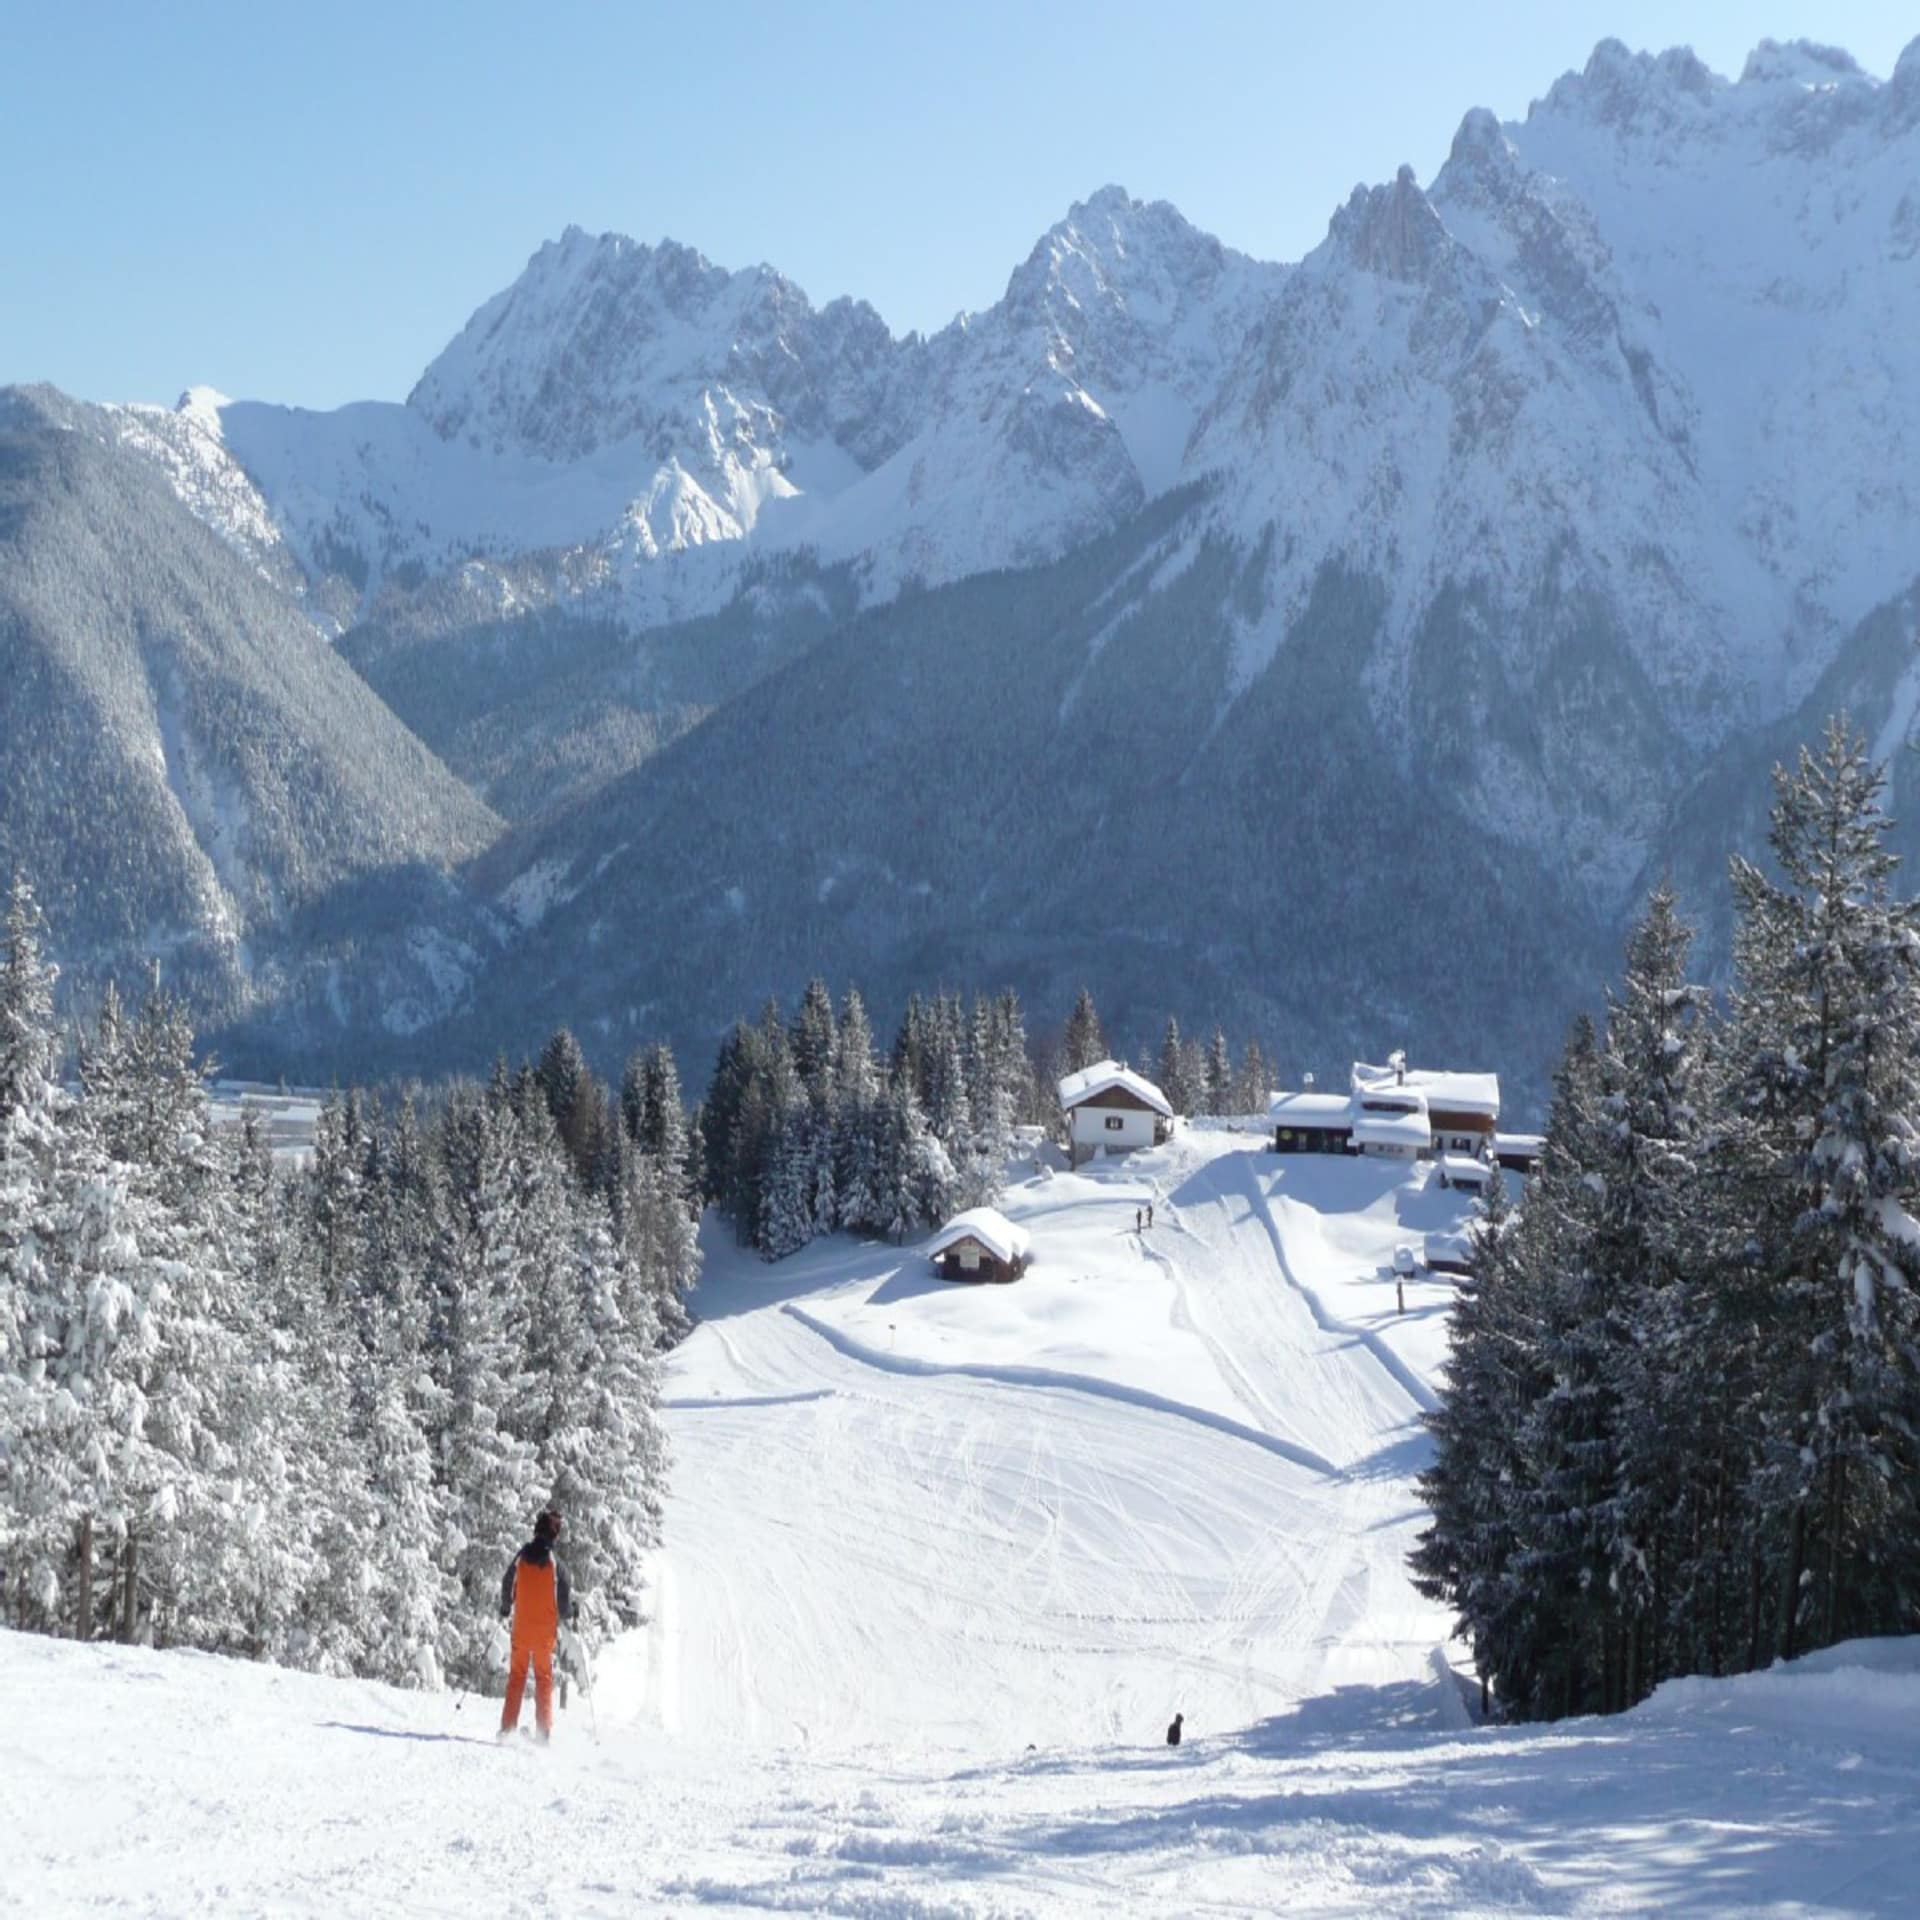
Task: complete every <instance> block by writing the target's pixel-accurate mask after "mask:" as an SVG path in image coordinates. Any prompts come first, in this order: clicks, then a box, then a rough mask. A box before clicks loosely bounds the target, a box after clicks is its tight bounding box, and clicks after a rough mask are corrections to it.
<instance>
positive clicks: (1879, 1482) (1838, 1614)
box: [1728, 717, 1920, 1657]
mask: <svg viewBox="0 0 1920 1920" xmlns="http://www.w3.org/2000/svg"><path fill="white" fill-rule="evenodd" d="M1883 787H1884V776H1883V775H1882V773H1881V772H1880V770H1879V769H1878V768H1877V767H1876V766H1875V765H1874V764H1873V762H1872V759H1871V757H1870V755H1869V752H1868V749H1867V745H1866V742H1865V741H1864V740H1863V739H1862V738H1861V737H1860V736H1859V735H1857V734H1855V733H1854V732H1853V731H1852V729H1851V728H1850V727H1849V726H1848V724H1847V722H1846V721H1845V719H1844V717H1842V718H1837V719H1835V720H1834V721H1833V722H1832V723H1830V725H1829V727H1828V729H1827V734H1826V737H1825V740H1824V741H1823V742H1822V744H1821V747H1820V749H1819V751H1818V752H1809V751H1807V750H1804V749H1803V750H1802V752H1801V754H1800V757H1799V762H1798V765H1797V766H1796V767H1795V768H1794V769H1793V770H1792V771H1788V770H1785V769H1781V770H1779V771H1777V772H1776V775H1775V802H1774V809H1773V824H1772V832H1771V835H1770V842H1771V846H1772V850H1773V855H1774V860H1775V862H1776V863H1777V867H1778V871H1779V878H1778V880H1775V879H1773V878H1771V877H1769V876H1768V875H1767V874H1765V873H1763V872H1762V871H1761V870H1760V869H1759V868H1758V867H1755V866H1753V865H1751V864H1750V863H1748V862H1746V861H1744V860H1738V859H1736V861H1735V862H1734V867H1733V885H1734V893H1735V898H1736V902H1737V904H1738V908H1739V914H1740V925H1739V931H1738V937H1737V945H1736V955H1735V959H1736V969H1737V987H1736V991H1735V995H1734V1007H1733V1016H1732V1022H1731V1030H1730V1033H1729V1039H1728V1054H1729V1093H1730V1096H1731V1099H1732V1102H1733V1104H1734V1106H1735V1108H1736V1111H1737V1113H1738V1115H1739V1117H1740V1119H1741V1120H1742V1121H1743V1123H1744V1124H1743V1126H1742V1128H1741V1130H1740V1133H1739V1135H1738V1139H1739V1143H1740V1145H1741V1146H1742V1148H1743V1149H1744V1166H1743V1168H1742V1172H1743V1174H1744V1176H1745V1177H1744V1180H1743V1186H1744V1190H1745V1193H1746V1195H1747V1197H1748V1199H1749V1201H1750V1203H1751V1205H1752V1207H1753V1209H1754V1215H1753V1217H1754V1224H1755V1226H1756V1228H1757V1229H1758V1238H1759V1239H1760V1240H1761V1243H1762V1245H1763V1247H1764V1249H1765V1254H1764V1259H1765V1262H1766V1269H1767V1270H1766V1274H1765V1293H1766V1296H1767V1303H1766V1306H1767V1323H1766V1335H1767V1347H1768V1352H1767V1364H1766V1368H1765V1372H1764V1374H1763V1376H1762V1378H1761V1380H1760V1382H1759V1389H1760V1399H1759V1404H1758V1407H1757V1409H1756V1410H1757V1412H1758V1414H1759V1418H1760V1422H1761V1435H1760V1440H1761V1461H1760V1465H1759V1468H1758V1471H1757V1475H1756V1479H1755V1484H1754V1487H1753V1489H1752V1494H1753V1498H1754V1500H1755V1501H1756V1503H1757V1506H1758V1509H1759V1512H1758V1513H1757V1515H1756V1520H1757V1522H1758V1524H1759V1528H1760V1533H1761V1538H1762V1541H1763V1543H1764V1545H1765V1549H1766V1551H1767V1557H1768V1558H1769V1560H1770V1561H1771V1563H1772V1565H1773V1568H1774V1570H1775V1574H1776V1579H1775V1582H1774V1590H1775V1592H1776V1593H1777V1594H1778V1596H1779V1598H1778V1601H1777V1603H1776V1611H1775V1622H1776V1625H1775V1650H1777V1651H1778V1652H1779V1653H1780V1654H1781V1655H1783V1656H1787V1657H1791V1656H1792V1655H1793V1654H1795V1653H1797V1652H1801V1651H1804V1650H1805V1649H1807V1648H1808V1647H1812V1646H1819V1645H1825V1644H1829V1643H1831V1642H1832V1641H1834V1640H1836V1639H1839V1638H1842V1637H1845V1636H1847V1635H1849V1634H1866V1633H1885V1632H1901V1631H1911V1630H1912V1628H1913V1626H1914V1623H1915V1620H1916V1618H1920V1614H1917V1613H1916V1607H1917V1606H1920V1448H1917V1447H1916V1441H1915V1435H1916V1433H1920V1390H1917V1384H1916V1383H1917V1381H1920V1305H1917V1303H1920V1226H1916V1222H1915V1217H1914V1216H1915V1211H1916V1207H1917V1206H1920V1191H1917V1188H1920V1182H1917V1180H1916V1161H1917V1159H1920V916H1917V915H1916V910H1915V907H1914V904H1913V903H1912V902H1910V901H1904V900H1898V899H1896V898H1895V897H1894V894H1893V875H1894V872H1895V868H1896V866H1897V860H1896V857H1895V856H1894V854H1893V853H1892V852H1891V850H1890V849H1889V847H1888V845H1887V839H1888V832H1889V828H1890V824H1891V823H1890V821H1889V820H1888V818H1887V815H1886V813H1885V811H1884V810H1883V807H1882V805H1881V796H1882V791H1883Z"/></svg>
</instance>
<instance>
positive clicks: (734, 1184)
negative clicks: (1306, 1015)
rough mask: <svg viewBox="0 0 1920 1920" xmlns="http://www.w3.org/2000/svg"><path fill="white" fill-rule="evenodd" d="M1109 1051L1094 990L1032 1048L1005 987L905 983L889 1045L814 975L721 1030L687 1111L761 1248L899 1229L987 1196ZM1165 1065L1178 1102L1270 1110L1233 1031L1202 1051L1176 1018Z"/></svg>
mask: <svg viewBox="0 0 1920 1920" xmlns="http://www.w3.org/2000/svg"><path fill="white" fill-rule="evenodd" d="M1110 1051H1111V1050H1110V1048H1109V1047H1108V1044H1107V1039H1106V1035H1105V1033H1104V1032H1103V1031H1102V1028H1101V1024H1100V1015H1099V1011H1098V1009H1097V1008H1096V1007H1095V1006H1094V1002H1093V995H1092V994H1091V993H1090V992H1089V991H1088V990H1087V989H1086V988H1085V987H1082V988H1081V989H1080V992H1079V995H1078V997H1077V998H1076V1000H1075V1002H1074V1005H1073V1009H1072V1011H1071V1012H1070V1013H1069V1015H1068V1016H1067V1020H1066V1024H1065V1026H1064V1028H1063V1029H1062V1030H1061V1032H1060V1036H1059V1039H1058V1041H1057V1043H1055V1044H1052V1045H1040V1046H1035V1045H1034V1044H1033V1043H1031V1042H1030V1041H1029V1039H1028V1035H1027V1028H1026V1017H1025V1014H1024V1012H1023V1011H1022V1008H1021V1005H1020V999H1019V996H1018V995H1017V994H1015V993H1014V992H1013V991H1012V989H1011V988H1009V989H1007V990H1006V991H1004V992H1002V993H1000V994H999V995H998V996H995V997H991V998H990V997H987V996H985V995H980V996H976V997H975V998H974V1000H973V1001H972V1002H971V1004H969V1003H967V1002H965V1001H963V1000H962V999H961V998H960V996H959V995H957V994H949V993H936V994H933V995H930V996H927V997H924V998H923V997H922V996H920V995H918V994H915V995H913V996H912V997H911V998H910V999H909V1000H908V1002H907V1008H906V1012H905V1014H904V1016H903V1017H902V1019H901V1022H900V1026H899V1030H898V1031H897V1033H896V1034H895V1036H894V1040H893V1045H892V1048H891V1050H890V1051H889V1052H888V1053H887V1054H886V1055H885V1056H884V1057H883V1056H882V1055H881V1054H880V1053H879V1052H878V1051H877V1048H876V1044H875V1038H874V1032H873V1024H872V1021H871V1020H870V1018H869V1017H868V1014H867V1008H866V1002H865V1001H864V1000H863V999H862V997H861V995H860V992H859V990H858V989H857V988H850V989H849V990H848V991H847V993H846V995H845V997H844V998H843V999H842V1000H841V1002H840V1004H839V1006H838V1007H837V1008H836V1007H835V1005H834V1001H833V996H832V994H831V992H830V991H829V990H828V988H827V985H826V983H825V982H824V981H822V980H818V979H816V980H814V981H812V982H811V983H810V984H809V985H808V987H807V989H806V992H805V994H804V995H803V997H802V999H801V1003H800V1007H799V1010H798V1012H797V1013H796V1014H795V1015H794V1017H793V1020H792V1021H791V1023H789V1022H788V1021H787V1020H786V1019H785V1017H784V1016H783V1014H782V1013H781V1010H780V1008H779V1006H778V1004H777V1003H773V1002H770V1003H769V1004H768V1005H767V1007H766V1008H765V1010H764V1011H763V1012H762V1014H761V1017H760V1019H759V1021H758V1022H757V1023H756V1024H749V1023H748V1022H746V1021H740V1022H738V1023H736V1024H735V1026H734V1028H733V1030H732V1031H731V1032H730V1033H729V1034H728V1036H727V1038H726V1039H725V1041H724V1042H722V1044H721V1048H720V1056H719V1059H718V1060H717V1062H716V1063H715V1066H714V1073H713V1080H712V1083H711V1084H710V1086H709V1087H708V1089H707V1095H706V1098H705V1100H704V1101H703V1102H702V1103H701V1105H700V1107H699V1109H698V1111H697V1112H696V1114H695V1117H694V1146H695V1155H694V1157H695V1161H696V1163H697V1165H698V1167H699V1169H700V1172H699V1176H698V1181H697V1184H698V1185H699V1187H700V1190H701V1192H702V1193H703V1194H704V1197H705V1198H706V1199H707V1200H708V1201H709V1202H710V1203H711V1204H713V1205H714V1206H716V1207H718V1208H719V1209H720V1210H721V1212H723V1213H724V1214H725V1215H726V1216H727V1218H728V1219H729V1220H730V1221H731V1222H732V1223H733V1227H734V1231H735V1233H736V1234H737V1236H738V1237H739V1239H740V1241H741V1243H742V1244H743V1245H746V1246H751V1247H754V1248H756V1249H758V1250H759V1251H760V1252H761V1253H762V1254H764V1255H765V1257H766V1258H767V1259H769V1260H779V1259H783V1258H784V1257H785V1256H786V1255H788V1254H790V1253H793V1252H795V1251H797V1250H798V1249H799V1248H801V1247H803V1246H805V1245H806V1244H807V1242H808V1241H809V1240H812V1239H814V1238H816V1237H817V1236H819V1235H821V1234H827V1233H833V1232H836V1231H841V1230H845V1231H848V1232H853V1233H869V1234H879V1235H882V1236H885V1237H888V1238H891V1239H894V1240H902V1239H905V1238H906V1236H907V1235H909V1234H912V1233H918V1232H921V1231H923V1230H925V1229H927V1228H929V1227H935V1226H938V1225H940V1224H941V1223H942V1222H943V1221H944V1220H946V1219H947V1218H948V1217H949V1216H950V1215H951V1214H953V1213H954V1212H955V1211H956V1210H958V1209H959V1208H962V1207H972V1206H981V1205H984V1204H986V1203H988V1202H990V1201H991V1200H993V1199H994V1197H995V1196H996V1195H997V1194H998V1192H999V1191H1000V1187H1001V1183H1002V1181H1003V1180H1004V1178H1005V1175H1006V1168H1007V1164H1008V1159H1009V1156H1010V1155H1011V1153H1012V1152H1013V1148H1014V1138H1015V1129H1016V1128H1018V1127H1021V1126H1037V1127H1041V1128H1043V1129H1046V1130H1047V1131H1050V1132H1051V1131H1057V1130H1058V1127H1059V1124H1060V1111H1059V1106H1058V1102H1057V1098H1056V1095H1055V1083H1056V1081H1057V1080H1058V1079H1059V1078H1060V1077H1061V1076H1063V1075H1066V1074H1069V1073H1076V1072H1078V1071H1079V1070H1080V1069H1081V1068H1083V1067H1089V1066H1092V1065H1093V1064H1094V1063H1095V1062H1096V1061H1099V1060H1104V1059H1106V1058H1108V1057H1109V1054H1110ZM1159 1074H1160V1080H1161V1083H1162V1086H1163V1090H1164V1091H1165V1092H1166V1093H1167V1095H1168V1098H1169V1100H1170V1102H1171V1103H1172V1105H1173V1108H1174V1111H1175V1112H1176V1113H1183V1114H1185V1113H1196V1112H1216V1113H1238V1112H1250V1111H1254V1110H1256V1109H1257V1110H1258V1111H1261V1112H1264V1111H1265V1109H1266V1104H1267V1098H1268V1082H1267V1066H1266V1062H1265V1060H1264V1058H1263V1056H1262V1054H1261V1051H1260V1047H1259V1043H1258V1042H1257V1041H1255V1042H1249V1043H1248V1046H1247V1048H1246V1050H1245V1052H1244V1053H1243V1055H1242V1057H1241V1062H1240V1065H1239V1067H1237V1068H1236V1067H1235V1066H1234V1065H1233V1061H1232V1055H1231V1053H1230V1051H1229V1049H1228V1046H1227V1041H1226V1036H1225V1035H1224V1034H1223V1033H1221V1032H1219V1031H1218V1030H1216V1031H1215V1034H1214V1037H1213V1042H1212V1045H1211V1046H1210V1047H1206V1048H1202V1047H1201V1046H1199V1045H1198V1044H1197V1043H1195V1042H1192V1041H1186V1040H1183V1039H1182V1038H1181V1035H1180V1028H1179V1023H1178V1022H1177V1021H1175V1020H1169V1021H1168V1022H1167V1034H1166V1041H1165V1044H1164V1045H1163V1047H1162V1049H1161V1059H1160V1066H1159Z"/></svg>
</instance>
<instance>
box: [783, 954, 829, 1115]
mask: <svg viewBox="0 0 1920 1920" xmlns="http://www.w3.org/2000/svg"><path fill="white" fill-rule="evenodd" d="M834 1038H835V1030H834V1018H833V996H832V995H831V994H830V993H829V992H828V991H827V983H826V982H825V981H824V980H822V979H820V978H819V977H818V976H816V977H815V978H813V979H811V980H809V981H808V982H807V986H806V991H805V992H804V993H803V994H802V995H801V996H800V1010H799V1012H798V1013H796V1014H795V1015H794V1018H793V1035H792V1041H793V1070H794V1072H795V1073H796V1074H797V1075H798V1076H799V1079H800V1085H801V1088H802V1090H803V1091H804V1092H805V1094H806V1096H807V1098H808V1099H809V1100H810V1101H811V1102H812V1103H813V1106H814V1108H815V1110H816V1111H819V1112H824V1111H825V1110H826V1109H827V1108H828V1107H829V1106H830V1105H831V1104H832V1100H833V1048H834Z"/></svg>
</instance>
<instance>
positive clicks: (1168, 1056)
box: [1159, 1014, 1193, 1114]
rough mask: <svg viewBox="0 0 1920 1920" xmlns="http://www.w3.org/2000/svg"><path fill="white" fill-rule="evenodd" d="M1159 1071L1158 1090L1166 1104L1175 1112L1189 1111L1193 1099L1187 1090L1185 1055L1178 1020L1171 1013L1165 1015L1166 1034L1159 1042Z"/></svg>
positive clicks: (1183, 1112) (1191, 1107)
mask: <svg viewBox="0 0 1920 1920" xmlns="http://www.w3.org/2000/svg"><path fill="white" fill-rule="evenodd" d="M1159 1073H1160V1091H1161V1092H1162V1093H1164V1094H1165V1095H1166V1096H1167V1104H1168V1105H1169V1106H1170V1107H1172V1109H1173V1110H1174V1112H1175V1113H1179V1114H1189V1113H1191V1112H1192V1111H1193V1100H1192V1096H1191V1095H1190V1094H1189V1092H1188V1090H1187V1071H1186V1055H1185V1050H1184V1048H1183V1047H1182V1044H1181V1040H1180V1022H1179V1021H1178V1020H1177V1019H1175V1018H1174V1016H1173V1015H1172V1014H1168V1015H1167V1031H1166V1035H1165V1037H1164V1038H1163V1039H1162V1040H1161V1042H1160V1068H1159Z"/></svg>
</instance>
